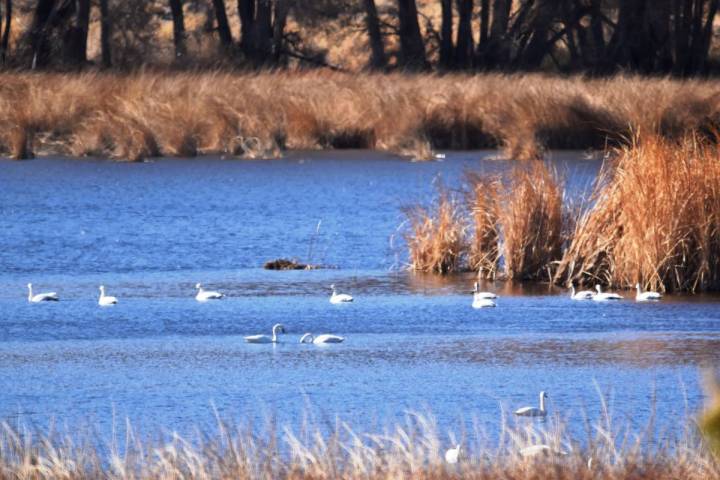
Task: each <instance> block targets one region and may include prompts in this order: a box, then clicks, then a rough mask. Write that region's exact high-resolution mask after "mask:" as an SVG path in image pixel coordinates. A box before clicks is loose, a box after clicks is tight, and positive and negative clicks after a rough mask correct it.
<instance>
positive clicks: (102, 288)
mask: <svg viewBox="0 0 720 480" xmlns="http://www.w3.org/2000/svg"><path fill="white" fill-rule="evenodd" d="M104 297H105V287H100V298H104Z"/></svg>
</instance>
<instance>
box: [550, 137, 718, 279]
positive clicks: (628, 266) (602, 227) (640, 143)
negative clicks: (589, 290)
mask: <svg viewBox="0 0 720 480" xmlns="http://www.w3.org/2000/svg"><path fill="white" fill-rule="evenodd" d="M718 153H719V151H718V147H717V146H716V145H715V144H708V143H707V142H705V141H702V140H701V139H699V138H698V137H697V136H690V137H687V138H685V139H683V140H681V141H679V142H676V141H671V140H667V139H663V138H660V137H652V138H645V139H644V140H637V141H636V142H635V143H634V144H633V145H631V146H628V147H623V148H621V149H620V150H618V152H617V159H616V160H615V161H612V162H609V163H607V164H606V165H605V166H604V168H603V171H602V172H601V174H600V177H599V181H598V186H597V187H596V191H595V194H594V197H593V199H592V203H593V206H592V208H590V209H589V210H588V211H587V212H586V213H585V214H584V215H583V216H582V217H581V218H580V220H579V222H578V225H577V227H576V230H575V234H574V238H573V241H572V243H571V244H570V246H569V248H568V249H567V251H566V252H565V255H564V258H563V260H562V262H561V264H560V268H559V269H558V272H557V275H556V281H558V282H560V283H564V282H571V281H576V282H579V283H589V282H598V283H604V284H609V285H616V286H619V287H632V286H634V285H635V283H640V284H641V285H643V286H644V287H645V288H653V289H659V290H663V291H675V290H687V291H696V290H718V289H720V162H719V161H718V159H719V156H718Z"/></svg>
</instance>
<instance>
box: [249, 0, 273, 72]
mask: <svg viewBox="0 0 720 480" xmlns="http://www.w3.org/2000/svg"><path fill="white" fill-rule="evenodd" d="M272 35H273V28H272V1H271V0H257V5H256V7H255V21H254V22H253V30H252V53H251V56H250V57H251V60H252V62H253V65H254V66H255V67H261V66H263V65H264V64H265V63H267V62H268V61H269V60H270V59H271V53H272Z"/></svg>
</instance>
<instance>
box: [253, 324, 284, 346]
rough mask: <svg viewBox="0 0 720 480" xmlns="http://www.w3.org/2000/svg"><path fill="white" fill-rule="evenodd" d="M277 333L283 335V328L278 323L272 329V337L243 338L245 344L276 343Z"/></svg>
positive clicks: (254, 336) (255, 336)
mask: <svg viewBox="0 0 720 480" xmlns="http://www.w3.org/2000/svg"><path fill="white" fill-rule="evenodd" d="M278 333H285V327H284V326H283V325H282V324H280V323H278V324H276V325H274V326H273V328H272V337H271V336H269V335H250V336H249V337H244V338H245V341H246V342H247V343H278Z"/></svg>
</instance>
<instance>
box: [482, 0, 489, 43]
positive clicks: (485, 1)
mask: <svg viewBox="0 0 720 480" xmlns="http://www.w3.org/2000/svg"><path fill="white" fill-rule="evenodd" d="M489 28H490V0H480V45H482V44H484V43H485V42H487V40H488V30H489Z"/></svg>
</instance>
